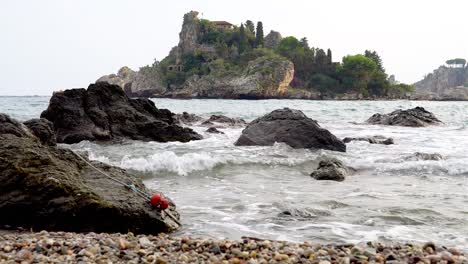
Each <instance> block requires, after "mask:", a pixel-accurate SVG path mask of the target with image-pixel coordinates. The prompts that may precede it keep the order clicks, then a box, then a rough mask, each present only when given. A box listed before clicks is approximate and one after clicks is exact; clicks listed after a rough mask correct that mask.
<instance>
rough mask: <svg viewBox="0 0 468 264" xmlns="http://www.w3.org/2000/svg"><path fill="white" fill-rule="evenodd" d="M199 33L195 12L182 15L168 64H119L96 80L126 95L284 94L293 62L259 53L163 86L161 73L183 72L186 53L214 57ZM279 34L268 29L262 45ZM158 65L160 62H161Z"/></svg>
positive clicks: (277, 39)
mask: <svg viewBox="0 0 468 264" xmlns="http://www.w3.org/2000/svg"><path fill="white" fill-rule="evenodd" d="M200 34H202V33H201V26H200V20H199V18H198V12H196V11H191V12H189V13H187V14H185V15H184V22H183V24H182V29H181V31H180V33H179V43H178V45H177V46H176V47H174V48H173V49H172V50H171V52H170V53H169V56H168V57H167V58H166V59H165V60H166V61H169V65H164V66H161V65H159V68H158V65H156V66H155V65H153V66H152V67H144V68H146V69H145V70H143V68H142V69H141V70H140V71H133V70H131V69H130V68H128V67H123V68H121V69H120V70H119V72H118V73H117V74H110V75H106V76H103V77H101V78H99V79H98V80H97V82H109V83H111V84H116V85H119V86H120V87H122V89H124V90H125V92H126V93H127V94H128V95H129V96H143V97H151V96H164V97H212V98H270V97H279V96H286V95H288V94H289V93H288V87H289V84H290V82H291V81H292V79H293V76H294V65H293V63H292V62H290V61H289V60H287V59H285V58H283V57H280V56H273V57H272V56H263V57H260V58H256V59H255V60H252V61H250V62H249V63H248V65H247V66H244V68H239V69H236V70H232V71H229V72H226V71H223V70H216V69H214V70H212V71H211V72H210V73H209V74H207V75H201V76H199V75H196V74H194V75H192V76H188V78H187V79H186V80H185V82H184V83H183V84H182V85H179V86H173V85H171V86H170V88H168V87H167V86H166V85H164V82H163V77H162V75H161V72H164V71H174V73H176V72H180V71H183V67H184V62H183V57H184V55H186V54H204V55H206V56H207V58H209V61H212V60H215V59H217V57H218V55H217V52H216V48H215V47H214V46H210V45H207V44H201V43H200V41H199V38H200ZM280 41H281V34H279V33H278V32H274V31H272V32H271V33H270V34H269V35H268V36H267V37H266V38H265V45H269V47H270V46H271V48H274V47H276V46H277V45H278V44H279V42H280ZM161 64H162V63H161Z"/></svg>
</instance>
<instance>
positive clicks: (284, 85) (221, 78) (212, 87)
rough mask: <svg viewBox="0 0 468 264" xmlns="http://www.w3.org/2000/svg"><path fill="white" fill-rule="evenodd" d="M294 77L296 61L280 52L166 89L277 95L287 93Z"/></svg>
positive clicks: (187, 93)
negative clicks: (238, 67) (240, 69)
mask: <svg viewBox="0 0 468 264" xmlns="http://www.w3.org/2000/svg"><path fill="white" fill-rule="evenodd" d="M293 77H294V65H293V63H292V62H290V61H289V60H287V59H285V58H283V57H280V56H276V55H274V56H262V57H259V58H257V59H255V60H253V61H250V62H249V63H248V66H247V67H246V68H245V69H244V70H242V71H240V72H237V71H235V72H228V73H226V72H221V71H214V72H212V73H210V74H208V75H205V76H201V77H200V76H198V75H194V76H192V77H191V78H189V79H188V80H187V81H186V82H185V83H184V85H183V87H182V89H178V90H175V91H172V92H168V93H166V95H167V96H169V97H182V98H192V97H201V98H230V99H259V98H277V97H282V96H283V95H284V94H286V92H287V90H288V87H289V84H290V83H291V81H292V79H293Z"/></svg>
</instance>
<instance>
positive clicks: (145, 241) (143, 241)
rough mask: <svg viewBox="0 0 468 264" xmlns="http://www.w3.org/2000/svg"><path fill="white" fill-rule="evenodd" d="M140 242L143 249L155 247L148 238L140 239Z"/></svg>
mask: <svg viewBox="0 0 468 264" xmlns="http://www.w3.org/2000/svg"><path fill="white" fill-rule="evenodd" d="M138 242H139V243H140V246H141V247H142V248H149V247H151V246H153V243H151V241H150V240H149V239H148V238H146V237H140V239H138Z"/></svg>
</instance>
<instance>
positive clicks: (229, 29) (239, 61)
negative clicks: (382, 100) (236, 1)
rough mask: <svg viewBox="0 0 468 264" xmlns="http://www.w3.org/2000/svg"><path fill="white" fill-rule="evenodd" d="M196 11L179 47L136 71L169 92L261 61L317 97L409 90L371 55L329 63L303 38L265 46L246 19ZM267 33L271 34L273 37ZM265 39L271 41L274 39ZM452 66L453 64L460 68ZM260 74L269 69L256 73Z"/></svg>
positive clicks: (329, 58) (188, 17)
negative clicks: (279, 62)
mask: <svg viewBox="0 0 468 264" xmlns="http://www.w3.org/2000/svg"><path fill="white" fill-rule="evenodd" d="M197 14H198V13H196V12H190V13H188V14H186V15H185V16H184V25H183V28H182V32H181V34H180V36H181V40H180V43H179V46H177V47H176V48H174V49H173V51H171V53H170V54H169V56H167V57H166V58H165V59H163V60H162V61H161V62H160V63H155V64H153V65H152V66H146V67H143V68H142V69H141V71H143V72H145V73H147V74H152V75H157V76H158V77H159V79H160V80H161V81H162V84H163V85H164V86H165V87H167V89H168V90H169V91H171V90H174V89H178V87H181V86H182V85H183V84H184V83H185V82H186V81H187V80H188V79H189V78H191V77H194V76H199V77H203V76H208V75H211V76H213V77H216V76H226V75H232V76H236V75H241V74H245V72H246V71H245V69H246V67H247V65H248V64H249V62H252V61H254V60H256V59H258V58H260V57H264V59H272V60H273V59H278V58H281V59H284V60H289V61H291V62H292V63H293V64H294V78H293V80H292V82H291V83H290V86H291V87H292V88H294V89H302V90H305V91H311V92H314V91H315V92H320V94H321V95H322V96H327V97H330V96H331V97H333V96H336V95H338V94H346V93H353V94H361V95H362V96H364V97H368V96H392V97H398V96H401V95H404V94H405V93H407V92H411V91H412V90H413V88H412V87H411V86H408V85H404V84H393V83H391V82H390V81H389V80H388V75H387V73H386V72H385V69H384V67H383V63H382V60H381V58H380V56H379V55H378V54H377V52H375V51H369V50H366V51H365V52H364V54H357V55H348V56H345V57H344V58H343V59H342V61H341V62H333V60H332V59H333V58H332V51H331V50H330V49H328V50H326V51H325V50H323V49H321V48H316V47H311V46H309V42H308V40H307V38H302V39H300V40H299V39H297V38H295V37H293V36H290V37H286V38H282V39H281V36H280V35H279V33H277V32H273V31H272V33H276V34H278V35H279V39H278V40H277V43H273V45H272V44H271V43H268V47H266V45H265V44H264V43H266V42H265V39H268V36H267V37H266V38H265V37H264V33H263V23H262V22H261V21H259V22H257V25H256V28H255V24H254V22H252V21H251V20H247V21H246V22H245V23H241V24H240V26H235V25H231V24H229V23H227V22H225V21H209V20H206V19H198V18H197ZM272 33H271V34H272ZM270 39H275V38H274V37H272V38H270ZM459 62H460V61H456V62H454V63H459ZM256 69H257V70H261V71H262V72H263V73H264V74H268V73H270V72H273V71H274V69H268V68H264V69H263V68H261V69H260V68H256Z"/></svg>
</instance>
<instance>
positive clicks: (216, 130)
mask: <svg viewBox="0 0 468 264" xmlns="http://www.w3.org/2000/svg"><path fill="white" fill-rule="evenodd" d="M206 132H208V133H211V134H224V132H223V131H219V130H218V129H217V128H216V127H210V128H208V129H207V130H206Z"/></svg>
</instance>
